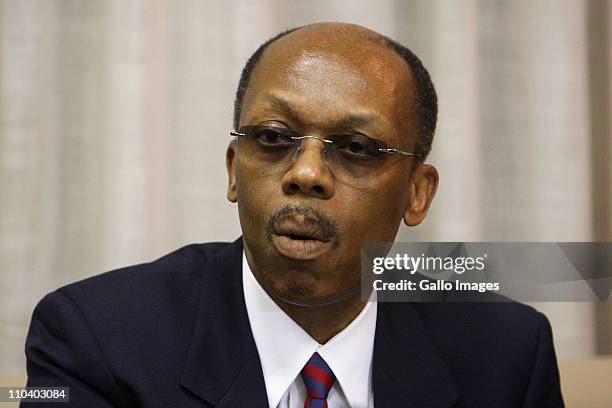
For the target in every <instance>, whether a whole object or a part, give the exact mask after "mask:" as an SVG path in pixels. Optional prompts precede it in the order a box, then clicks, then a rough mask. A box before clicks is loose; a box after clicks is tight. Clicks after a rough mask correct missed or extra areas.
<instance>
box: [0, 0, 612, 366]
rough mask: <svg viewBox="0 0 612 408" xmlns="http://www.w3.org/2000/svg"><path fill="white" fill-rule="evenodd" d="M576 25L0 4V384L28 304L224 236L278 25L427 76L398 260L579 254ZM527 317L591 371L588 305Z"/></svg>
mask: <svg viewBox="0 0 612 408" xmlns="http://www.w3.org/2000/svg"><path fill="white" fill-rule="evenodd" d="M608 3H609V1H608ZM587 7H588V0H515V1H503V0H498V1H487V0H482V1H477V0H461V1H458V0H457V1H454V0H435V1H431V0H420V1H399V0H396V1H392V0H378V1H377V2H376V3H375V5H374V3H373V2H372V1H371V0H351V1H349V0H344V1H330V0H324V1H323V0H310V1H308V2H298V1H281V0H276V1H274V0H264V1H249V0H231V1H201V0H180V1H176V0H174V1H170V0H108V1H105V0H100V1H78V0H64V1H60V0H47V1H37V0H0V194H1V196H0V198H1V199H0V374H2V373H17V374H19V373H23V372H24V356H23V344H24V339H25V335H26V330H27V325H28V323H29V319H30V316H31V312H32V309H33V307H34V305H35V304H36V302H37V301H38V300H39V299H40V298H41V297H42V296H43V295H44V294H45V293H47V292H49V291H51V290H53V289H55V288H57V287H59V286H61V285H64V284H66V283H68V282H72V281H74V280H77V279H80V278H84V277H87V276H91V275H94V274H98V273H100V272H103V271H106V270H109V269H112V268H116V267H119V266H124V265H128V264H133V263H137V262H142V261H147V260H152V259H154V258H157V257H159V256H161V255H162V254H164V253H167V252H169V251H171V250H173V249H174V248H176V247H179V246H182V245H185V244H187V243H191V242H205V241H213V240H215V241H220V240H233V239H235V238H236V237H237V236H238V235H239V234H240V229H239V225H238V218H237V211H236V208H235V207H234V206H233V205H231V204H230V203H228V202H227V201H226V200H225V185H226V174H225V164H224V153H225V148H226V145H227V143H228V141H229V137H228V130H229V128H230V127H231V116H232V103H233V95H234V92H235V87H236V85H237V81H238V77H239V73H240V70H241V68H242V66H243V64H244V63H245V62H246V59H247V58H248V56H249V55H250V54H251V53H252V52H253V51H254V50H255V48H256V47H257V46H258V45H259V44H260V43H261V42H263V41H264V40H266V39H267V38H269V37H271V36H273V35H274V34H276V33H277V32H279V31H280V30H282V29H286V28H290V27H293V26H296V25H303V24H307V23H310V22H315V21H330V20H336V21H345V22H353V23H358V24H362V25H364V26H366V27H369V28H372V29H374V30H376V31H379V32H381V33H383V34H386V35H389V36H391V37H393V38H395V39H397V40H399V41H400V42H402V43H404V44H405V45H407V46H409V47H410V48H412V49H413V50H414V51H415V52H416V53H417V54H418V55H420V56H421V57H422V60H423V61H424V63H425V65H426V66H427V67H429V69H430V72H431V74H432V77H433V79H434V82H435V84H436V86H437V89H438V93H439V100H440V118H439V128H438V132H437V135H436V141H435V143H434V150H433V151H434V152H433V154H432V156H431V159H430V161H431V162H433V163H434V164H435V165H436V166H438V168H439V170H440V174H441V185H440V188H439V190H438V196H437V197H436V200H435V202H434V204H433V206H432V208H431V212H430V216H429V218H428V219H427V221H426V222H425V223H424V224H423V225H422V226H419V227H417V228H414V229H408V228H406V227H403V228H402V229H401V230H400V234H399V236H398V240H427V241H480V240H490V241H588V240H592V239H593V238H594V237H593V218H594V214H593V212H592V208H593V200H594V197H596V195H597V194H600V193H601V191H607V192H608V193H609V191H610V187H609V186H607V187H606V189H603V190H602V189H601V186H597V185H593V183H592V181H591V180H593V177H592V176H593V175H592V170H591V169H592V166H591V151H592V145H591V140H592V135H591V134H590V132H591V121H592V118H591V115H590V112H591V111H590V107H589V103H590V98H589V70H588V68H589V64H593V63H598V62H597V61H592V60H590V57H589V53H588V50H589V48H588V47H589V40H588V35H587V32H588V30H587V29H588V27H587ZM609 9H610V7H608V10H609ZM608 21H610V20H609V19H608ZM609 33H610V31H609V30H608V34H609ZM608 56H609V52H608ZM602 86H606V87H608V89H609V84H602ZM606 120H609V119H608V118H606ZM608 129H609V127H608ZM608 137H609V135H608ZM608 146H609V144H608ZM611 156H612V155H610V154H609V155H608V156H607V157H611ZM608 169H609V167H608ZM608 180H609V178H608ZM608 193H606V194H608ZM608 202H610V201H608ZM610 212H611V213H612V210H611V211H610ZM608 240H609V237H608ZM538 307H539V308H541V309H543V310H544V311H545V312H546V313H547V314H548V315H549V317H550V318H551V319H552V322H553V326H554V330H555V336H556V337H555V340H556V343H557V348H558V352H559V354H560V356H561V357H573V356H586V355H589V354H592V353H593V351H594V347H595V346H594V336H595V329H596V327H595V320H594V319H595V318H594V312H593V305H592V304H589V303H582V304H580V303H578V304H576V303H556V304H542V305H538Z"/></svg>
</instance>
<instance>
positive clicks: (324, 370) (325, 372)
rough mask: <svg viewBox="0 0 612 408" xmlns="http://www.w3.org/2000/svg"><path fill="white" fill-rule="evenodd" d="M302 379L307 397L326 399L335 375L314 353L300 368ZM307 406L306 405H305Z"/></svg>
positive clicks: (317, 354)
mask: <svg viewBox="0 0 612 408" xmlns="http://www.w3.org/2000/svg"><path fill="white" fill-rule="evenodd" d="M301 375H302V379H303V380H304V385H305V386H306V396H307V399H308V400H310V399H321V400H325V399H327V394H329V390H331V388H332V386H333V385H334V382H335V381H336V376H335V375H334V373H333V371H332V370H331V368H329V366H328V365H327V363H326V362H325V360H323V358H322V357H321V356H320V355H319V353H314V354H313V355H312V357H310V360H308V362H307V363H306V365H305V366H304V368H302V372H301ZM306 406H307V405H306Z"/></svg>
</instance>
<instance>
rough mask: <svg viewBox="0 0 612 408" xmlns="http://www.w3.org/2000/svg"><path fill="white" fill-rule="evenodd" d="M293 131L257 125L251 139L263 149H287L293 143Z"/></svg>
mask: <svg viewBox="0 0 612 408" xmlns="http://www.w3.org/2000/svg"><path fill="white" fill-rule="evenodd" d="M291 136H293V131H292V130H291V129H287V128H282V127H278V126H271V125H259V126H257V127H256V128H255V129H254V131H253V138H254V139H255V141H256V142H257V143H259V144H260V145H261V146H263V147H288V146H291V145H292V144H293V143H294V142H293V139H291Z"/></svg>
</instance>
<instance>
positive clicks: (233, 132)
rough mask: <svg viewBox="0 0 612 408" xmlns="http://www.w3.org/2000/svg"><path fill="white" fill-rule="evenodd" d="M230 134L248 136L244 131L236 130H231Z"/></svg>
mask: <svg viewBox="0 0 612 408" xmlns="http://www.w3.org/2000/svg"><path fill="white" fill-rule="evenodd" d="M230 136H246V135H245V134H244V133H240V132H236V131H235V130H230Z"/></svg>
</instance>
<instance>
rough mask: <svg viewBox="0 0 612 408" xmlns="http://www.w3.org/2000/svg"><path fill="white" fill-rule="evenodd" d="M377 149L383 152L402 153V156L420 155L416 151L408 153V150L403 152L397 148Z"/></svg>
mask: <svg viewBox="0 0 612 408" xmlns="http://www.w3.org/2000/svg"><path fill="white" fill-rule="evenodd" d="M378 150H379V151H381V152H384V153H397V154H403V155H404V156H417V157H418V156H420V154H418V153H408V152H405V151H403V150H399V149H378Z"/></svg>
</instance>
